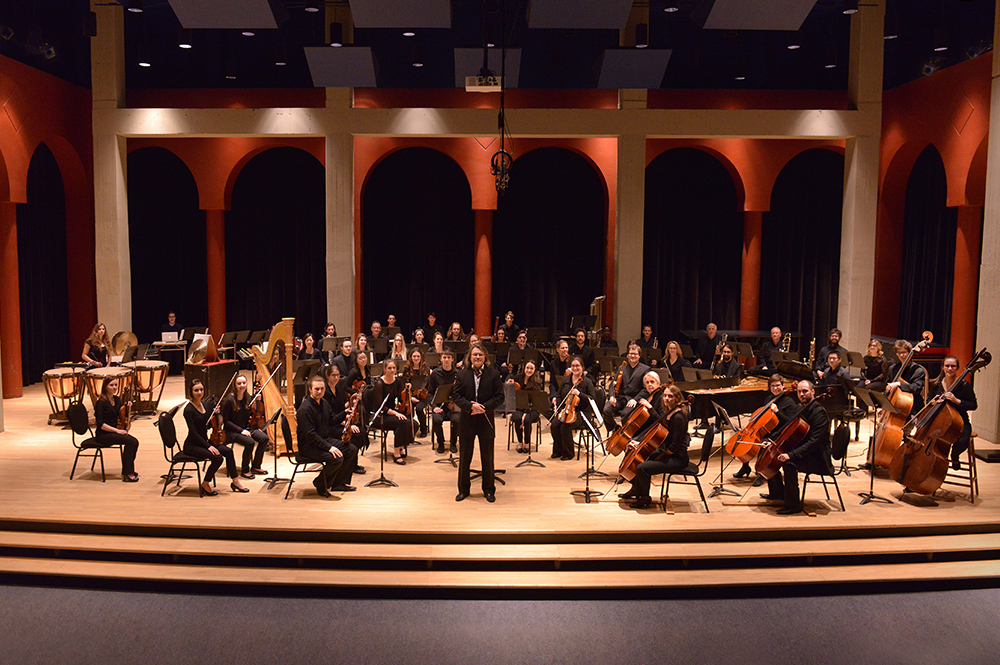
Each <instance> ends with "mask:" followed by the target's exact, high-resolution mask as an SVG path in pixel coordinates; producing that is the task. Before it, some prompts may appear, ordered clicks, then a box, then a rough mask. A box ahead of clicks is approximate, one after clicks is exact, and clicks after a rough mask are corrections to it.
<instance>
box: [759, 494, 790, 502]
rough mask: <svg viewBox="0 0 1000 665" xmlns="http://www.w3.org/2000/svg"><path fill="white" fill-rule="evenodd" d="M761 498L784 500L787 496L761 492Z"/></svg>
mask: <svg viewBox="0 0 1000 665" xmlns="http://www.w3.org/2000/svg"><path fill="white" fill-rule="evenodd" d="M760 498H762V499H767V500H768V501H784V500H785V497H783V496H771V495H770V494H761V495H760Z"/></svg>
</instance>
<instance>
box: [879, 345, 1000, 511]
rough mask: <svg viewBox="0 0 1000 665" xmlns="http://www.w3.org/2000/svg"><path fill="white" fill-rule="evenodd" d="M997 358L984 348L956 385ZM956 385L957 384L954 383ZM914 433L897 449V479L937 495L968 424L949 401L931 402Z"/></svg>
mask: <svg viewBox="0 0 1000 665" xmlns="http://www.w3.org/2000/svg"><path fill="white" fill-rule="evenodd" d="M991 360H993V357H992V356H991V355H990V352H989V351H987V350H986V349H983V350H982V351H980V352H979V353H977V354H976V355H975V356H973V358H972V360H970V361H969V364H968V365H967V366H966V367H965V371H963V372H962V373H961V374H960V375H959V376H958V378H957V379H955V383H956V384H957V383H959V382H961V381H964V380H965V378H966V377H967V376H969V375H970V374H972V373H973V372H975V371H977V370H979V369H982V368H983V367H986V366H987V365H989V364H990V361H991ZM953 385H954V384H953ZM911 424H912V425H913V426H914V427H915V429H914V431H913V434H912V435H909V436H907V437H906V438H905V440H904V441H903V444H902V445H901V446H900V447H899V448H897V449H896V452H895V453H893V455H892V460H891V461H890V463H889V475H890V476H891V477H892V479H893V480H895V481H896V482H898V483H899V484H901V485H902V486H903V487H906V488H907V489H909V490H911V491H913V492H917V493H918V494H933V493H934V491H935V490H937V489H938V488H939V487H941V483H943V482H944V478H945V476H946V475H948V453H949V451H950V450H951V447H952V446H953V445H954V444H955V442H956V441H958V439H959V437H961V436H962V429H963V428H964V426H965V421H964V420H962V414H961V413H959V411H958V409H956V408H955V407H954V406H952V404H951V403H950V402H949V401H948V400H946V399H943V398H942V399H939V400H935V401H933V402H931V403H930V404H928V405H927V406H925V407H924V408H923V409H921V411H920V413H918V414H917V415H916V416H914V418H913V421H912V422H911Z"/></svg>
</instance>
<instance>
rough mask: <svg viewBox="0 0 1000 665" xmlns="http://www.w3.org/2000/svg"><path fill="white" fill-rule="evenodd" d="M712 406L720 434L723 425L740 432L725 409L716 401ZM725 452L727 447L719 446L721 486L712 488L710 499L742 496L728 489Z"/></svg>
mask: <svg viewBox="0 0 1000 665" xmlns="http://www.w3.org/2000/svg"><path fill="white" fill-rule="evenodd" d="M712 406H713V407H715V414H716V418H718V420H719V423H720V427H719V428H718V429H719V431H720V432H721V431H722V427H721V424H722V423H725V424H726V425H728V426H729V429H731V430H733V432H736V431H738V430H737V429H736V426H735V425H733V421H732V420H731V419H730V418H729V414H728V413H726V410H725V409H723V408H722V407H721V406H719V405H718V404H716V403H715V402H714V401H713V402H712ZM725 452H726V447H725V446H724V445H721V446H719V484H718V485H713V486H712V491H711V492H710V493H709V495H708V498H709V499H711V498H714V497H716V496H718V495H720V494H732V495H733V496H740V493H739V492H734V491H733V490H731V489H729V488H727V487H726V481H725V472H726V465H725V464H723V458H724V457H725Z"/></svg>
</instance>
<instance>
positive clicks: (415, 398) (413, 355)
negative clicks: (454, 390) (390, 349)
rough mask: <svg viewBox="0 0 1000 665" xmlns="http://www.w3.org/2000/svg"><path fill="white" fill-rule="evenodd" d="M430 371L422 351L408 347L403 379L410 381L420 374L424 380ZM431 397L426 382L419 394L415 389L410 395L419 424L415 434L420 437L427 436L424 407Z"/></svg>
mask: <svg viewBox="0 0 1000 665" xmlns="http://www.w3.org/2000/svg"><path fill="white" fill-rule="evenodd" d="M430 373H431V371H430V369H428V368H427V363H426V362H424V354H423V352H421V350H420V349H410V358H409V360H407V361H406V366H405V367H404V368H403V379H404V380H405V381H407V382H410V381H412V380H413V379H414V378H416V377H418V376H422V377H424V379H425V380H426V379H427V378H428V377H429V376H430ZM431 397H432V395H431V394H430V392H429V391H428V390H427V385H426V384H424V388H423V389H421V391H420V394H419V395H418V394H417V392H416V391H414V393H413V394H412V395H410V402H411V403H412V404H413V415H414V417H416V419H417V423H418V424H419V426H420V433H419V434H417V436H418V437H420V438H421V439H422V438H424V437H425V436H427V413H426V412H425V409H426V408H427V407H428V405H429V404H430V399H431Z"/></svg>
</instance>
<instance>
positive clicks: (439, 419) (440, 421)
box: [431, 408, 459, 446]
mask: <svg viewBox="0 0 1000 665" xmlns="http://www.w3.org/2000/svg"><path fill="white" fill-rule="evenodd" d="M458 416H459V414H458V413H456V412H453V411H448V410H447V408H446V409H445V410H443V411H442V412H441V413H432V414H431V435H432V436H431V441H437V443H438V445H439V446H444V421H445V420H448V421H449V422H451V432H450V434H449V442H450V443H451V445H453V446H454V445H455V444H457V443H458Z"/></svg>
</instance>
